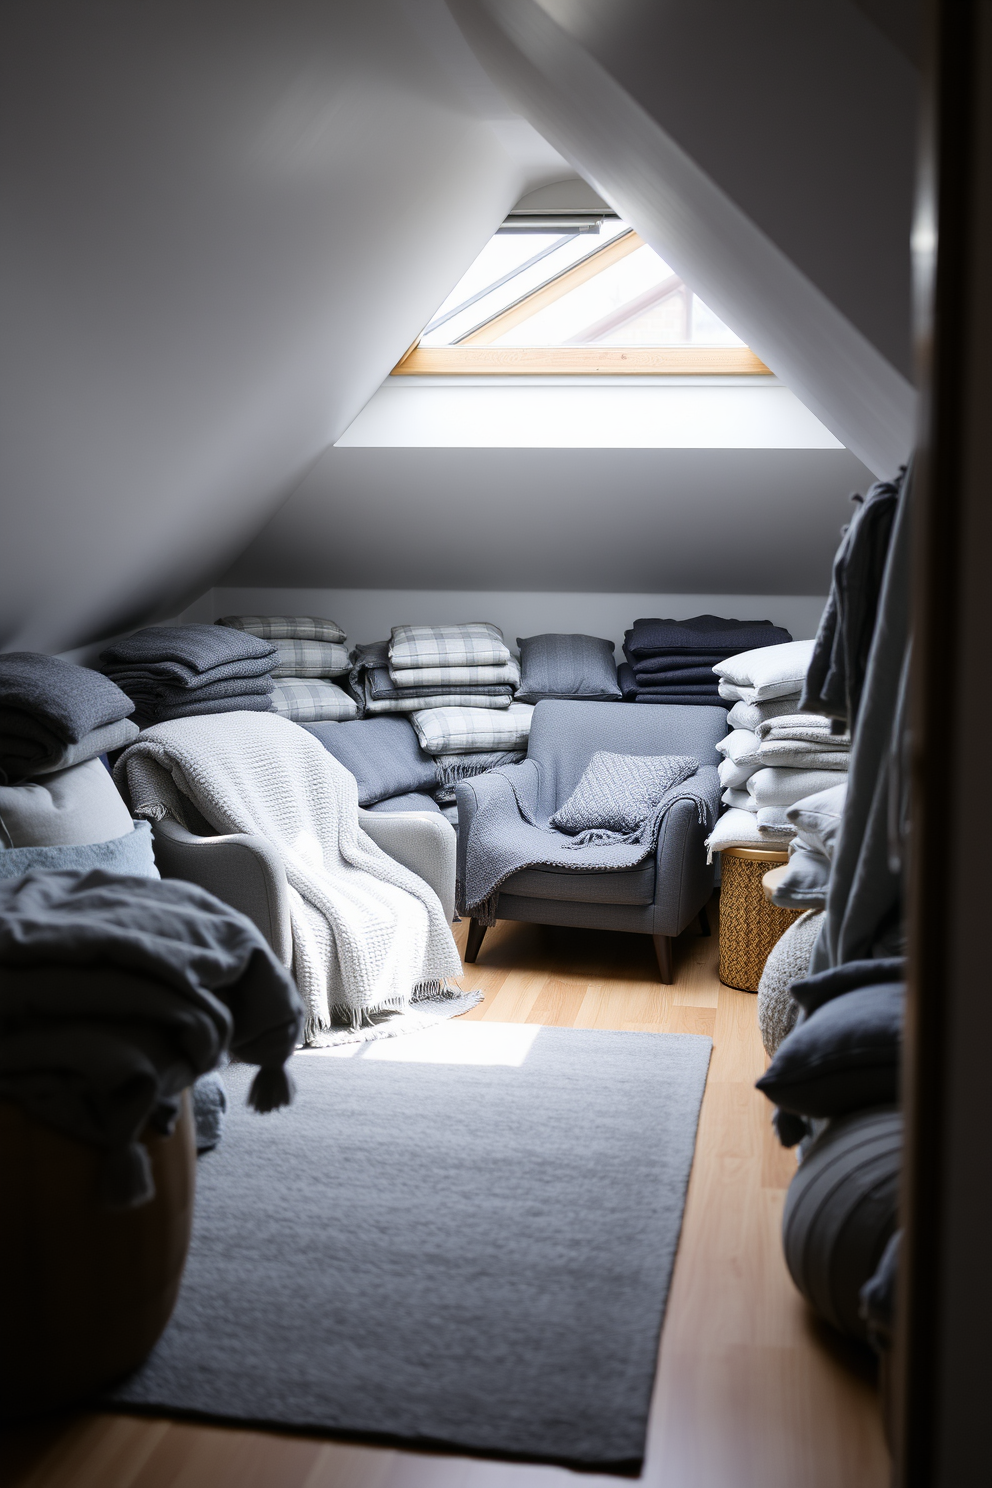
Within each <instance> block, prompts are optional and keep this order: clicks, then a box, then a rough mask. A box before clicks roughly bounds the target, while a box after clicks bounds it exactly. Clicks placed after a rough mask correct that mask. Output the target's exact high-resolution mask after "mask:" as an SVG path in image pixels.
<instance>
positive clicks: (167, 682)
mask: <svg viewBox="0 0 992 1488" xmlns="http://www.w3.org/2000/svg"><path fill="white" fill-rule="evenodd" d="M275 656H276V650H275V647H274V646H273V645H272V644H271V643H270V642H268V641H265V640H260V639H259V638H258V637H256V636H253V635H248V634H245V633H243V632H240V631H237V630H222V629H220V628H219V627H218V626H216V625H151V626H149V627H148V628H147V629H146V630H136V631H135V632H134V634H133V635H129V636H126V637H125V639H124V640H122V641H115V643H114V644H113V645H112V646H108V647H107V649H106V651H102V652H101V653H100V665H101V667H102V669H103V671H104V672H105V673H106V675H107V676H108V677H110V678H111V679H112V680H113V681H114V682H116V684H117V686H118V687H120V688H121V690H122V691H123V692H126V693H127V695H128V697H129V698H130V699H131V701H132V702H133V703H134V714H135V722H136V723H137V724H138V725H139V727H141V728H148V727H149V726H150V725H151V724H155V723H162V722H165V721H166V720H168V719H173V718H191V717H195V716H196V715H198V714H204V713H234V712H243V711H246V710H247V711H251V712H256V713H267V712H269V709H270V701H269V699H270V694H271V692H272V686H273V683H272V668H273V666H274V664H275V662H274V658H275Z"/></svg>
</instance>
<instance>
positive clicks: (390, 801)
mask: <svg viewBox="0 0 992 1488" xmlns="http://www.w3.org/2000/svg"><path fill="white" fill-rule="evenodd" d="M365 810H366V811H435V812H437V813H439V814H441V808H440V806H439V805H438V804H437V802H436V801H435V799H434V797H433V796H428V795H427V794H426V793H425V792H423V791H407V792H405V793H404V794H403V795H401V796H387V797H386V799H385V800H384V801H374V802H373V803H372V805H371V806H366V808H365Z"/></svg>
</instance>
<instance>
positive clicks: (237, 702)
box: [137, 688, 272, 728]
mask: <svg viewBox="0 0 992 1488" xmlns="http://www.w3.org/2000/svg"><path fill="white" fill-rule="evenodd" d="M271 711H272V699H271V697H270V694H269V689H268V688H266V689H265V691H264V692H240V693H237V694H236V695H235V696H233V697H226V698H215V699H213V700H210V699H208V700H207V701H205V702H204V701H203V700H202V699H201V698H200V696H199V695H198V694H197V693H193V694H192V695H191V696H190V697H189V700H188V701H187V702H185V703H156V704H155V706H154V708H150V709H148V711H147V712H139V713H138V714H137V717H138V719H139V721H140V723H141V726H142V728H147V727H148V725H149V724H150V723H164V722H165V721H166V719H168V718H198V717H200V716H201V715H202V714H204V713H271Z"/></svg>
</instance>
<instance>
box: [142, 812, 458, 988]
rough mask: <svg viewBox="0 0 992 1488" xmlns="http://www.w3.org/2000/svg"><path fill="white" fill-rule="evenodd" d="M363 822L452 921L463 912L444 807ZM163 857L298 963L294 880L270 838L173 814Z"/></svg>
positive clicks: (361, 817)
mask: <svg viewBox="0 0 992 1488" xmlns="http://www.w3.org/2000/svg"><path fill="white" fill-rule="evenodd" d="M358 823H359V826H360V827H361V828H362V830H363V831H364V832H366V833H367V834H368V836H369V837H371V838H372V841H373V842H375V843H377V844H378V846H379V847H381V848H382V850H383V852H385V853H388V854H389V856H390V857H391V858H395V859H396V861H397V862H398V863H402V864H403V867H404V868H409V869H410V871H411V873H416V874H417V875H418V877H420V878H422V879H423V880H424V882H425V883H427V884H429V885H430V887H431V888H432V889H433V890H434V892H435V894H436V895H437V897H438V898H439V899H440V901H441V905H442V908H443V909H444V912H445V914H446V915H447V917H448V920H449V921H450V920H452V919H453V918H454V914H455V832H454V828H453V827H452V826H451V824H450V823H449V822H447V821H445V819H444V817H443V816H441V815H440V813H439V812H437V811H436V810H435V811H433V812H417V811H403V812H397V813H395V814H393V813H387V812H381V811H380V812H375V813H373V812H370V811H362V810H361V808H359V812H358ZM152 831H153V835H154V840H155V861H156V863H157V864H158V868H159V872H160V873H161V875H162V877H163V878H185V879H186V880H187V881H188V882H190V883H195V884H199V885H200V887H201V888H204V889H209V890H210V892H211V893H212V894H216V895H217V898H218V899H222V900H223V901H224V903H225V904H230V905H231V907H232V908H233V909H238V910H240V911H241V913H242V914H245V915H247V916H248V918H249V919H250V920H252V921H253V922H254V924H256V925H257V926H258V928H259V930H261V932H262V934H263V935H264V936H265V938H266V940H267V941H268V942H269V944H270V945H271V946H272V948H273V950H274V951H275V953H276V955H277V956H278V957H279V959H280V960H281V961H282V963H283V965H284V966H288V967H292V964H293V936H292V931H291V929H290V919H289V885H288V884H287V881H286V870H285V868H284V867H283V865H282V860H281V859H280V857H279V855H278V853H277V852H276V851H275V849H274V848H273V847H272V845H271V843H269V842H268V841H267V840H266V839H265V838H264V837H254V836H251V835H249V834H247V833H243V832H241V833H230V834H228V835H225V836H218V835H216V834H212V833H211V829H210V828H209V827H208V826H207V824H206V822H204V823H203V824H202V828H201V833H200V834H197V833H194V832H189V831H187V829H186V828H185V827H182V826H180V825H179V823H178V822H176V821H172V820H171V819H170V818H168V817H167V818H166V819H165V820H164V821H160V822H156V823H155V824H154V827H153V828H152Z"/></svg>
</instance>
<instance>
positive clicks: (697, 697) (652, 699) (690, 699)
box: [634, 692, 731, 708]
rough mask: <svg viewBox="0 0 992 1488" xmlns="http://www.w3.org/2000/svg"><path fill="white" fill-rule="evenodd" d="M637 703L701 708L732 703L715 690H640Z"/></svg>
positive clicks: (720, 706)
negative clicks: (665, 691)
mask: <svg viewBox="0 0 992 1488" xmlns="http://www.w3.org/2000/svg"><path fill="white" fill-rule="evenodd" d="M634 702H635V703H647V704H649V705H653V706H655V707H660V706H661V705H663V704H666V703H667V704H668V705H669V706H672V705H675V704H678V705H679V706H680V707H687V708H688V707H694V706H695V707H700V708H729V707H730V706H731V705H730V703H728V702H725V701H724V699H723V698H722V697H720V695H719V693H715V692H671V693H662V692H639V693H638V694H637V697H636V698H634Z"/></svg>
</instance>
